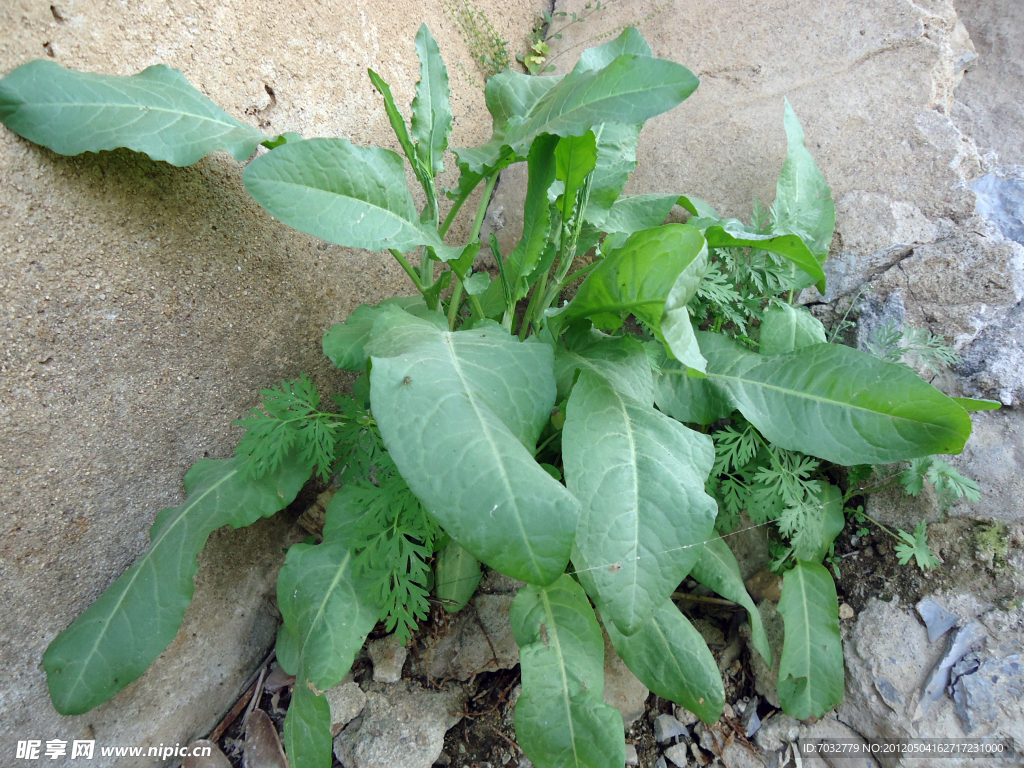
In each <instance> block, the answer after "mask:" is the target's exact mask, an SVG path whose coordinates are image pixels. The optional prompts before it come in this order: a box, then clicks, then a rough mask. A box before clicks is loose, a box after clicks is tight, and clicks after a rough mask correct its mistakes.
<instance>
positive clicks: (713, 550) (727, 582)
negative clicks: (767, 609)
mask: <svg viewBox="0 0 1024 768" xmlns="http://www.w3.org/2000/svg"><path fill="white" fill-rule="evenodd" d="M690 576H692V577H693V578H694V579H696V580H697V581H699V582H700V583H701V584H703V585H704V586H705V587H707V588H708V589H713V590H714V591H715V592H717V593H718V594H720V595H721V596H722V597H724V598H725V599H726V600H732V601H733V602H734V603H739V604H740V605H742V606H743V607H744V608H746V609H747V616H748V617H749V618H750V637H751V639H752V640H753V642H754V648H756V649H757V652H758V653H759V654H761V658H762V659H764V661H765V663H766V664H767V665H768V666H769V667H770V666H771V665H772V648H771V645H769V643H768V635H767V634H766V633H765V631H764V623H763V622H762V621H761V614H760V613H758V610H757V606H755V605H754V601H753V600H751V599H750V595H749V594H748V593H747V588H746V587H745V586H743V577H742V576H741V575H740V566H739V563H737V562H736V556H735V555H734V554H733V553H732V550H731V549H729V545H728V544H726V543H725V541H723V540H722V538H721V537H720V536H716V537H715V538H713V539H711V540H710V541H707V542H705V543H704V548H703V551H702V553H701V556H700V559H699V560H698V561H697V564H696V565H695V566H694V567H693V570H691V571H690Z"/></svg>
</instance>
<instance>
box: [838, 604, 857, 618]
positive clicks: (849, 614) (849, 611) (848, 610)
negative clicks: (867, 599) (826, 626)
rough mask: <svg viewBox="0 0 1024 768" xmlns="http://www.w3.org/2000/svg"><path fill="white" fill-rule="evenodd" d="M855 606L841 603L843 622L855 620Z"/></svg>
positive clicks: (840, 612)
mask: <svg viewBox="0 0 1024 768" xmlns="http://www.w3.org/2000/svg"><path fill="white" fill-rule="evenodd" d="M853 615H854V613H853V606H852V605H850V604H849V603H841V604H840V605H839V618H840V619H842V620H843V621H849V620H850V619H852V618H853Z"/></svg>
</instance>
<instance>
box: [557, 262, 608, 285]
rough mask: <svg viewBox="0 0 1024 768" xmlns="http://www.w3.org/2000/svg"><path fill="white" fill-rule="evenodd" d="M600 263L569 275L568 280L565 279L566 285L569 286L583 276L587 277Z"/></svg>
mask: <svg viewBox="0 0 1024 768" xmlns="http://www.w3.org/2000/svg"><path fill="white" fill-rule="evenodd" d="M600 263H601V262H599V261H595V262H594V263H593V264H588V265H587V266H585V267H583V268H582V269H577V270H576V271H575V272H573V273H572V274H571V275H569V276H568V277H567V278H565V281H564V282H565V285H569V284H570V283H571V282H573V281H574V280H578V279H579V278H581V277H582V276H583V275H585V274H587V273H588V272H590V271H591V270H592V269H593V268H594V267H596V266H597V265H598V264H600Z"/></svg>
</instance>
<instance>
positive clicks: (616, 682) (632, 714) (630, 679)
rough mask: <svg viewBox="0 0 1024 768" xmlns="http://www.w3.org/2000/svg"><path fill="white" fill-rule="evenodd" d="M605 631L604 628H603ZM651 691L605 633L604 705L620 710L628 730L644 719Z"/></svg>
mask: <svg viewBox="0 0 1024 768" xmlns="http://www.w3.org/2000/svg"><path fill="white" fill-rule="evenodd" d="M602 631H603V628H602ZM648 693H649V691H648V690H647V686H645V685H644V684H643V683H641V682H640V681H639V680H638V679H637V677H636V675H634V674H633V673H632V672H630V671H629V667H627V666H626V663H625V662H624V661H623V660H622V659H620V658H619V654H617V653H616V652H615V649H614V648H613V647H612V643H611V640H610V639H609V638H608V633H607V632H605V633H604V703H605V704H609V705H611V706H613V707H615V708H616V709H617V710H619V713H620V714H621V715H622V722H623V724H624V726H625V727H626V728H627V729H628V728H629V726H631V725H632V724H633V723H635V722H636V721H637V720H639V719H640V718H641V717H643V714H644V704H645V702H646V701H647V695H648Z"/></svg>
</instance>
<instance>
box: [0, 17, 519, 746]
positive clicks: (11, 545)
mask: <svg viewBox="0 0 1024 768" xmlns="http://www.w3.org/2000/svg"><path fill="white" fill-rule="evenodd" d="M480 5H481V6H482V7H483V8H484V10H485V11H486V12H487V15H488V17H489V18H490V19H491V21H492V22H493V23H494V24H495V26H496V28H497V30H498V32H499V33H500V34H501V36H502V37H503V38H505V39H507V40H511V41H514V42H513V47H514V46H515V45H516V44H517V42H519V41H522V40H524V38H525V36H526V34H527V32H528V31H529V29H530V26H531V22H532V19H531V13H532V10H533V8H532V5H530V4H529V3H526V2H522V1H519V0H517V2H512V3H497V2H494V1H493V0H487V1H485V2H483V3H481V4H480ZM421 21H426V22H427V23H428V24H429V25H430V27H431V29H432V31H433V32H434V34H435V36H436V37H437V39H438V41H439V44H440V46H441V50H442V53H443V54H444V56H445V57H446V60H447V62H448V65H449V69H450V74H451V79H452V89H453V92H454V96H453V111H454V114H455V129H454V134H453V137H452V142H453V143H454V144H474V143H479V142H481V141H484V140H485V139H486V138H487V137H488V136H489V133H490V118H489V116H488V115H487V113H486V110H485V106H484V99H483V93H482V90H481V89H480V86H479V84H480V83H482V81H483V77H482V76H481V74H480V73H479V72H477V71H476V69H475V65H474V63H473V59H472V57H471V55H470V52H469V50H468V49H467V46H466V44H465V42H464V41H463V40H461V39H460V37H459V34H458V32H457V31H456V29H455V28H454V26H453V24H452V22H451V21H450V20H449V19H448V18H447V17H446V16H445V14H444V12H443V9H442V4H441V3H440V2H429V3H427V4H425V5H421V4H412V3H404V4H403V3H402V2H399V3H397V4H396V3H393V2H387V3H386V2H382V1H381V0H372V1H371V2H365V3H359V4H358V5H353V4H349V3H341V2H337V0H325V1H324V2H319V3H302V2H295V1H294V0H285V1H284V2H278V3H274V4H270V5H268V4H266V3H256V2H252V1H251V0H230V1H229V2H217V3H212V4H211V3H199V2H196V0H143V1H142V2H136V3H113V2H106V1H105V0H57V2H56V3H55V4H54V5H53V6H52V10H51V4H50V2H49V0H8V2H4V3H0V72H2V73H6V72H8V71H10V70H11V69H13V68H14V67H15V66H17V65H19V64H21V63H23V62H26V61H29V60H31V59H34V58H38V57H41V56H47V55H49V56H52V57H54V58H55V59H56V60H57V61H58V62H59V63H61V64H63V65H66V66H71V67H77V68H80V69H84V70H88V71H95V72H104V73H110V74H123V75H126V74H132V73H135V72H137V71H139V70H141V69H143V68H144V67H146V66H148V65H150V64H154V63H157V62H164V63H167V64H169V65H171V66H173V67H178V68H180V69H182V70H184V72H185V74H186V76H187V77H188V78H189V80H190V81H191V82H192V83H193V84H194V85H196V86H197V87H198V88H199V89H200V90H202V91H203V92H204V93H206V94H207V95H208V96H210V97H211V98H212V99H213V100H214V101H215V102H217V103H218V104H220V105H222V106H223V107H224V108H225V109H227V110H228V111H229V112H230V113H231V114H233V115H235V116H236V117H239V118H241V119H245V120H248V121H250V122H251V123H253V124H258V125H260V126H261V127H263V128H264V129H265V130H267V131H268V132H278V131H286V130H291V131H299V132H300V133H302V134H303V135H306V136H335V135H337V136H345V137H347V138H349V139H351V140H352V141H354V142H355V143H358V144H368V143H375V142H379V143H383V144H385V145H387V146H389V147H391V148H393V149H398V146H397V141H395V140H394V139H393V137H392V135H391V131H390V128H389V126H388V123H387V118H386V116H385V113H384V109H383V105H382V103H381V101H380V99H379V97H378V96H377V95H376V93H375V92H374V91H373V89H372V87H371V85H370V83H369V80H368V79H367V77H366V67H368V66H369V67H373V68H374V69H375V70H376V71H377V72H379V73H380V74H381V75H382V76H383V77H384V78H385V79H386V80H388V81H389V82H390V83H391V85H392V88H393V90H394V93H395V97H396V100H397V101H398V103H399V104H400V105H401V106H402V107H403V109H405V108H406V107H407V105H408V104H409V102H410V101H411V98H412V94H413V87H414V84H415V80H416V77H417V71H418V64H417V60H416V54H415V49H414V47H413V38H414V36H415V34H416V30H417V27H418V26H419V24H420V22H421ZM474 81H475V82H474ZM268 87H269V88H270V89H272V90H273V94H274V95H273V97H271V96H270V94H269V91H268ZM448 166H449V167H453V166H454V163H453V162H452V161H451V158H449V162H448ZM0 176H2V178H3V179H4V184H3V185H2V187H0V249H2V251H0V296H2V305H3V309H4V315H3V318H2V322H3V324H4V325H3V333H4V343H3V350H2V357H0V499H2V501H0V505H2V513H0V521H2V539H0V579H2V582H0V583H2V585H3V586H2V594H3V611H2V617H3V618H2V619H0V666H2V668H3V669H4V670H5V673H6V679H5V684H4V686H3V687H2V689H0V756H3V758H4V761H5V762H10V761H13V760H14V750H15V744H16V741H17V740H18V739H33V738H34V739H41V740H44V741H45V740H46V739H53V738H61V739H75V738H93V737H94V738H95V739H97V742H98V744H100V745H114V744H120V745H149V744H153V745H155V744H158V743H165V744H174V743H176V742H181V743H185V742H187V741H188V740H189V739H191V738H193V737H195V736H198V735H200V734H203V733H206V732H207V731H208V730H209V729H210V728H211V727H212V725H214V724H215V722H214V721H215V720H216V719H217V718H218V717H219V716H220V715H221V714H222V713H223V712H224V711H225V710H226V709H227V708H228V707H229V706H230V704H231V703H232V701H233V698H234V697H235V696H236V695H237V693H238V687H239V685H240V684H241V682H242V680H243V679H244V678H245V677H246V676H247V675H248V674H249V672H250V671H251V669H252V668H253V666H254V665H255V664H256V663H258V661H259V659H261V658H262V657H263V655H264V654H265V653H266V651H267V650H268V648H269V647H270V645H271V644H272V642H273V637H274V633H275V629H276V621H275V619H274V618H273V616H272V615H271V608H270V606H271V604H272V602H273V596H274V590H275V587H274V584H275V580H276V570H277V568H278V567H279V565H280V562H281V559H282V554H281V547H282V546H283V545H285V544H286V543H289V541H290V537H293V536H294V535H295V534H294V533H293V531H292V528H291V525H290V523H289V520H288V518H287V516H286V515H281V516H279V518H278V519H274V520H269V521H263V522H261V523H259V524H257V525H255V526H253V527H252V528H249V529H245V530H241V531H227V530H225V531H221V532H218V533H216V534H214V536H213V537H212V538H211V541H210V544H209V545H208V546H207V549H206V551H205V552H204V554H203V555H202V557H201V558H200V561H201V569H200V573H199V576H198V578H197V591H196V599H195V601H194V603H193V605H192V608H190V610H189V612H188V614H187V615H186V618H185V624H184V626H183V628H182V631H181V632H180V633H179V634H178V636H177V637H176V639H175V640H174V642H173V643H172V644H171V646H170V647H169V648H168V650H167V651H166V652H165V653H164V654H163V655H162V656H161V657H160V658H159V659H158V661H157V662H156V663H155V664H154V666H153V667H152V668H151V669H150V671H149V672H148V673H147V674H146V675H145V676H144V677H143V678H141V679H140V680H138V681H137V682H135V683H133V684H132V685H130V686H129V687H128V688H126V689H125V690H124V691H122V692H121V693H120V694H118V695H117V696H116V697H115V698H114V699H113V700H111V701H110V702H108V703H107V704H105V705H103V706H101V707H99V708H98V709H96V710H93V711H92V712H90V713H87V714H85V715H81V716H78V717H70V718H63V717H60V716H58V715H57V714H56V712H55V711H54V710H53V709H52V707H51V705H50V703H49V699H48V697H47V693H46V687H45V679H44V675H43V672H42V670H41V669H39V668H38V665H39V662H40V657H41V655H42V652H43V650H44V649H45V647H46V645H47V644H48V643H49V641H50V640H51V639H52V638H53V637H54V636H55V635H56V634H57V633H58V632H59V631H60V630H62V629H64V627H66V626H67V625H68V624H69V623H70V622H71V621H72V620H73V619H74V618H75V617H76V616H77V615H78V614H79V613H80V612H81V611H82V610H84V609H85V608H86V607H87V606H88V605H89V604H90V603H91V602H92V601H93V600H94V599H95V598H96V597H97V595H99V593H100V592H101V591H102V590H103V589H104V588H105V587H106V586H107V585H108V584H109V583H110V582H111V581H113V580H114V579H115V578H116V577H117V576H118V575H119V574H120V573H122V572H123V571H124V570H125V569H126V568H127V567H128V566H129V565H130V564H131V563H132V561H133V560H134V559H135V557H136V556H137V555H138V554H139V553H140V552H141V551H143V550H144V548H145V546H146V543H147V541H148V530H149V527H150V525H151V524H152V522H153V520H154V518H155V516H156V513H157V512H158V511H159V510H160V509H161V508H163V507H167V506H172V505H176V504H178V503H180V502H181V500H182V495H183V492H182V477H183V476H184V473H185V471H186V470H187V469H188V467H189V466H190V465H191V464H192V463H194V462H195V461H196V460H198V459H201V458H203V457H204V456H210V457H214V458H219V457H225V456H229V455H230V454H231V452H232V450H233V448H234V445H235V442H236V441H237V439H238V437H239V435H240V430H239V429H238V428H236V427H233V426H232V422H233V421H234V420H235V419H237V418H239V417H241V416H243V415H244V414H245V412H246V410H247V408H249V407H251V406H253V405H255V404H256V402H257V401H258V392H259V390H260V389H261V388H263V387H268V386H270V385H272V384H275V383H277V382H279V381H280V380H281V379H282V378H286V377H287V378H290V377H294V376H297V375H298V373H299V372H300V371H305V372H308V373H309V374H311V375H312V376H313V378H314V379H315V380H317V381H318V382H319V383H320V384H321V385H323V388H324V389H326V390H327V391H329V392H330V391H336V390H337V389H338V388H340V387H343V386H344V385H345V383H346V381H345V379H344V378H343V377H342V376H340V375H339V374H338V372H337V371H332V370H331V366H330V364H329V362H328V361H327V360H326V359H325V358H324V357H323V356H322V354H321V352H320V338H321V335H322V334H323V332H324V330H326V329H327V328H328V327H329V326H330V325H331V324H332V323H334V322H337V321H339V320H341V319H343V318H344V317H345V316H346V315H347V314H348V313H349V312H351V310H352V309H353V308H355V307H356V306H357V305H359V304H360V303H363V302H375V301H379V300H381V299H383V298H385V297H388V296H393V295H402V294H406V295H407V294H409V293H412V292H413V289H412V286H411V285H410V284H409V283H408V281H407V278H406V277H405V275H404V274H403V273H402V270H401V269H400V268H399V267H398V266H397V265H395V264H394V263H393V260H392V259H391V258H390V257H384V256H381V255H377V254H370V253H366V252H359V251H353V250H348V249H342V248H338V247H334V246H330V245H328V244H326V243H322V242H320V241H318V240H316V239H315V238H311V237H307V236H304V235H301V234H299V233H296V232H293V231H290V230H288V229H287V228H286V227H284V226H282V225H280V224H278V223H277V222H275V221H273V220H272V219H271V217H270V216H269V215H267V214H266V213H265V212H264V211H262V210H261V209H260V208H259V207H258V206H257V205H256V204H255V203H254V202H253V201H252V200H251V199H250V198H249V196H248V194H247V193H246V192H245V190H244V188H243V186H242V184H241V166H240V165H239V164H237V163H235V162H234V161H233V160H231V158H230V157H228V156H227V155H226V154H218V155H214V156H211V157H210V158H207V159H206V160H204V161H202V162H200V163H199V164H197V165H195V166H193V167H191V168H187V169H179V168H172V167H170V166H167V165H165V164H163V163H154V162H151V161H149V160H148V159H147V158H145V157H143V156H139V155H134V154H132V153H129V152H125V151H118V152H111V153H102V154H100V155H89V156H83V157H78V158H65V157H60V156H57V155H55V154H53V153H51V152H49V151H46V150H44V149H41V148H40V147H37V146H34V145H32V144H30V143H29V142H26V141H24V140H22V139H20V138H18V137H17V136H15V135H14V134H13V133H11V132H10V131H8V130H7V129H6V128H0ZM449 183H451V180H449ZM128 762H129V761H127V760H125V761H122V763H123V764H127V763H128ZM96 764H97V765H109V764H112V762H111V761H110V760H109V759H100V758H99V756H98V755H97V758H96ZM131 764H132V765H142V764H145V761H141V762H140V761H131Z"/></svg>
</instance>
